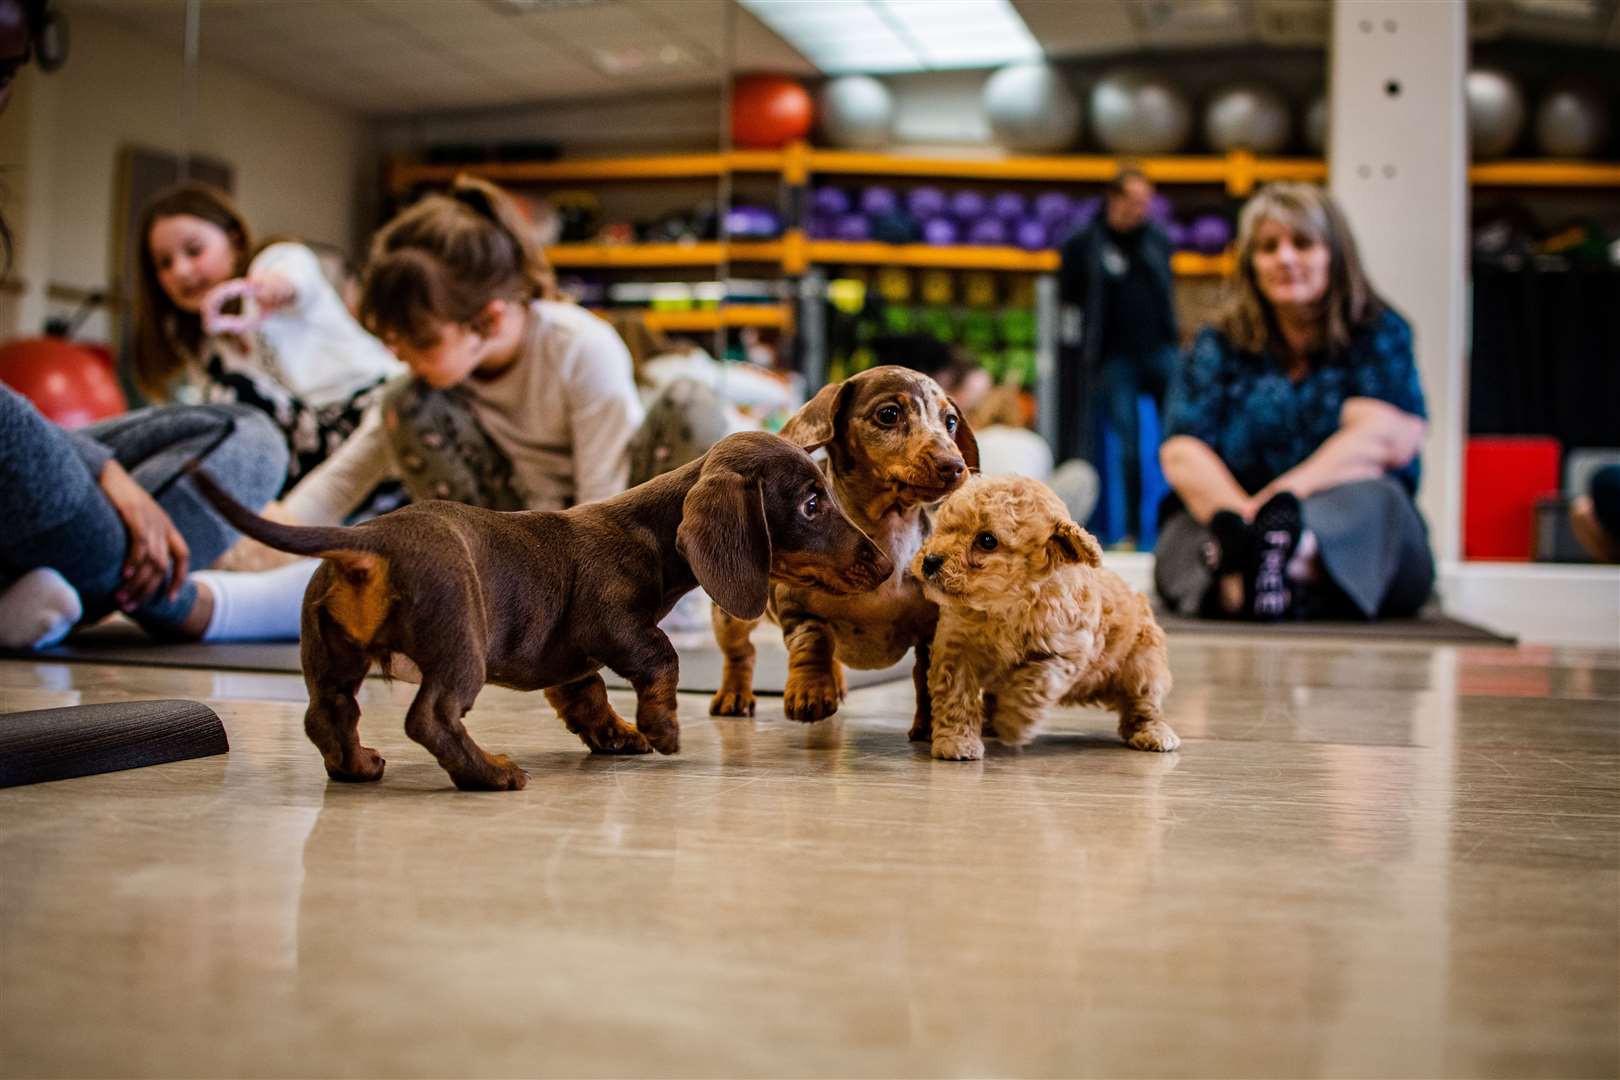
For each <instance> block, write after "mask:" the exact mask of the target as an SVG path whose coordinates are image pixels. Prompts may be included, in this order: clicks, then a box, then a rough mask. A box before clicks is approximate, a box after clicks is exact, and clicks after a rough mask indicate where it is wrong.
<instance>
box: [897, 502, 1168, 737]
mask: <svg viewBox="0 0 1620 1080" xmlns="http://www.w3.org/2000/svg"><path fill="white" fill-rule="evenodd" d="M986 537H993V538H994V541H995V542H994V545H993V546H991V545H990V544H989V541H988V540H986V539H985V538H986ZM1101 564H1102V550H1101V549H1100V548H1099V547H1098V546H1097V541H1096V539H1095V538H1093V537H1092V535H1091V534H1090V533H1088V532H1086V531H1085V530H1084V529H1082V528H1081V527H1080V526H1078V525H1076V524H1075V523H1074V522H1072V521H1070V520H1069V515H1068V511H1067V510H1066V509H1065V508H1064V506H1063V503H1062V501H1061V500H1060V499H1059V498H1058V497H1057V496H1056V495H1054V494H1053V493H1052V491H1051V490H1050V489H1049V488H1047V487H1046V485H1044V484H1041V483H1039V482H1038V481H1035V480H1029V479H1026V478H1024V477H1017V476H998V477H986V478H975V479H973V480H972V481H970V482H969V483H968V484H967V485H966V486H964V487H963V488H962V489H961V490H960V491H958V492H957V493H956V494H954V495H952V496H951V497H950V498H949V499H947V500H945V503H944V505H943V506H941V507H940V510H939V514H938V517H937V519H936V521H935V531H934V535H933V536H932V537H931V538H930V539H929V541H928V542H927V543H926V544H925V545H924V546H923V548H922V550H921V551H919V552H918V553H917V557H916V559H915V561H914V562H913V563H912V572H913V573H914V574H915V575H916V576H917V578H918V579H919V580H920V581H922V582H923V587H924V590H925V591H926V592H927V593H928V595H929V596H930V597H932V598H933V599H934V600H935V601H937V602H938V603H939V605H940V615H939V630H938V632H937V633H936V634H935V636H934V646H933V663H932V666H931V668H930V670H929V678H928V685H929V689H930V692H931V695H932V698H933V706H934V727H933V752H934V756H935V757H937V758H952V759H974V758H980V757H983V756H984V743H983V741H982V739H981V737H980V735H981V730H982V729H984V728H988V729H989V730H990V731H991V732H992V733H994V734H995V736H996V737H997V738H999V739H1001V741H1003V742H1005V743H1009V744H1012V745H1022V744H1024V743H1027V742H1028V741H1029V740H1031V739H1033V738H1034V737H1035V734H1036V732H1037V731H1038V730H1039V729H1040V726H1041V723H1042V721H1044V719H1045V718H1046V713H1047V710H1049V709H1050V708H1051V707H1052V706H1054V705H1101V706H1104V707H1106V708H1111V709H1114V710H1115V711H1116V712H1117V713H1118V714H1119V734H1120V738H1122V739H1124V740H1125V741H1126V742H1127V743H1129V744H1130V745H1131V746H1133V747H1135V748H1136V749H1138V750H1174V749H1175V748H1176V747H1177V746H1178V745H1179V744H1180V741H1181V740H1180V739H1178V738H1177V737H1176V733H1175V732H1174V731H1172V730H1171V729H1170V725H1169V724H1167V723H1165V720H1164V713H1163V711H1162V707H1163V704H1164V697H1165V695H1166V694H1168V693H1169V692H1170V664H1169V656H1168V653H1167V652H1166V649H1165V638H1164V631H1163V630H1162V629H1160V627H1159V624H1158V622H1157V621H1155V619H1154V618H1153V607H1152V605H1151V604H1150V603H1149V602H1148V598H1147V597H1146V596H1143V595H1142V594H1141V593H1138V592H1134V591H1133V590H1132V589H1131V588H1130V586H1128V585H1126V584H1125V582H1124V581H1123V580H1121V579H1120V577H1119V575H1118V574H1115V573H1114V572H1113V571H1111V570H1105V569H1103V567H1102V565H1101Z"/></svg>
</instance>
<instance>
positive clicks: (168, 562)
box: [100, 461, 191, 611]
mask: <svg viewBox="0 0 1620 1080" xmlns="http://www.w3.org/2000/svg"><path fill="white" fill-rule="evenodd" d="M100 485H101V491H102V494H104V495H105V496H106V497H107V501H108V502H109V503H111V504H112V508H113V510H114V511H115V512H117V514H118V517H119V519H120V520H122V521H123V523H124V528H125V529H126V530H127V531H128V532H129V550H128V552H126V553H125V555H124V568H123V571H122V574H121V576H120V584H119V586H118V589H117V591H116V592H114V593H113V600H114V601H116V602H117V604H118V606H119V607H120V608H121V609H122V610H124V611H133V610H134V609H135V608H137V607H139V606H140V605H141V604H143V603H145V602H146V601H147V600H149V599H150V598H151V597H152V596H153V594H155V593H156V592H157V591H158V589H160V588H162V586H163V581H164V578H165V577H167V578H168V580H169V593H168V598H169V599H170V600H173V599H174V598H175V597H176V596H178V595H179V594H180V587H181V586H182V585H184V584H185V582H186V571H187V570H188V569H189V568H190V564H191V549H190V548H189V547H187V546H186V540H185V537H183V536H181V535H180V530H179V529H177V528H175V526H174V522H173V521H172V520H171V519H170V518H169V515H168V514H167V513H165V512H164V510H163V507H161V506H159V505H158V504H157V500H155V499H153V498H152V496H150V495H148V494H147V493H146V489H145V488H143V487H141V485H139V484H137V483H136V482H135V478H134V477H132V476H130V475H129V473H127V472H125V471H124V467H123V466H122V465H120V464H118V462H116V461H109V462H107V467H106V468H104V469H103V470H102V471H101V479H100Z"/></svg>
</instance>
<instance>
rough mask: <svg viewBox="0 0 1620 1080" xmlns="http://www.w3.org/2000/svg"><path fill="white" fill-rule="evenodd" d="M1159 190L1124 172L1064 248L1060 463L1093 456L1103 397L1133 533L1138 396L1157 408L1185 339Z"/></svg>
mask: <svg viewBox="0 0 1620 1080" xmlns="http://www.w3.org/2000/svg"><path fill="white" fill-rule="evenodd" d="M1152 198H1153V185H1152V184H1151V183H1149V182H1148V179H1147V177H1146V176H1144V175H1143V174H1142V172H1141V171H1140V170H1139V169H1136V168H1134V167H1133V166H1129V165H1127V166H1124V167H1122V168H1121V169H1120V171H1119V174H1118V175H1117V176H1116V177H1115V178H1114V179H1113V181H1112V182H1111V183H1110V184H1109V185H1108V197H1107V205H1106V210H1105V212H1104V214H1103V215H1102V217H1101V218H1099V219H1098V220H1097V221H1094V222H1093V223H1092V224H1091V225H1090V226H1089V227H1087V228H1086V229H1083V230H1081V231H1080V232H1078V233H1076V234H1075V235H1074V236H1073V237H1071V238H1070V239H1069V241H1068V243H1066V244H1064V245H1063V262H1062V268H1061V270H1060V277H1059V288H1060V291H1061V298H1062V302H1063V321H1062V328H1061V344H1062V347H1063V349H1062V355H1061V362H1060V364H1059V369H1058V416H1059V421H1058V446H1057V447H1056V450H1057V456H1058V458H1059V460H1069V459H1072V458H1083V459H1085V460H1087V461H1090V460H1092V459H1093V458H1094V456H1095V454H1096V448H1095V439H1096V433H1095V430H1094V427H1093V422H1092V421H1093V416H1094V413H1095V411H1096V408H1097V406H1096V402H1097V395H1098V394H1101V395H1103V400H1104V401H1106V403H1107V408H1108V418H1109V423H1110V424H1111V425H1112V426H1113V429H1114V431H1115V432H1116V433H1117V434H1118V435H1119V438H1120V442H1121V444H1122V446H1123V449H1124V459H1125V461H1124V465H1125V482H1126V505H1127V508H1128V509H1127V522H1128V525H1127V531H1128V532H1129V533H1130V534H1131V535H1133V536H1134V535H1135V534H1136V531H1137V527H1138V521H1137V513H1138V504H1139V503H1140V502H1141V460H1140V454H1139V452H1138V447H1137V442H1138V424H1137V417H1136V399H1137V396H1138V395H1139V394H1144V393H1145V394H1151V395H1152V396H1153V398H1154V400H1155V401H1156V402H1158V404H1159V407H1160V409H1161V410H1162V409H1163V406H1164V395H1165V390H1166V388H1167V386H1168V385H1169V381H1170V375H1171V372H1172V370H1173V369H1174V367H1175V362H1176V348H1177V342H1178V335H1177V330H1176V314H1175V304H1174V297H1173V294H1172V291H1171V289H1172V284H1171V278H1170V238H1169V237H1168V236H1166V235H1165V233H1164V231H1163V230H1162V229H1160V228H1159V227H1158V226H1157V225H1155V224H1154V223H1153V222H1152V221H1151V220H1149V218H1148V211H1149V207H1150V205H1151V201H1152Z"/></svg>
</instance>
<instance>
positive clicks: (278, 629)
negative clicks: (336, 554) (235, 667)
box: [191, 559, 321, 641]
mask: <svg viewBox="0 0 1620 1080" xmlns="http://www.w3.org/2000/svg"><path fill="white" fill-rule="evenodd" d="M319 565H321V563H320V560H319V559H299V560H298V561H297V562H295V563H288V564H287V565H286V566H281V567H277V568H276V569H274V570H259V571H247V572H239V571H233V570H202V571H199V572H198V573H195V574H193V575H191V576H192V577H193V578H195V579H196V580H197V581H199V582H202V583H203V584H206V585H207V587H208V591H209V592H211V593H213V595H214V613H213V615H212V616H211V617H210V618H209V620H208V629H206V630H204V631H203V636H202V639H203V640H204V641H297V640H298V617H299V612H300V611H301V610H302V609H303V606H304V587H305V586H307V585H308V584H309V579H310V575H312V574H314V573H315V568H316V567H317V566H319Z"/></svg>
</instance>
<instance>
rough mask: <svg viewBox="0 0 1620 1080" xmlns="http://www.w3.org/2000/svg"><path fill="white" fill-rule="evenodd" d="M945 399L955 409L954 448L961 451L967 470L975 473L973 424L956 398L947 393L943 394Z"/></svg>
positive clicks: (976, 447) (976, 458)
mask: <svg viewBox="0 0 1620 1080" xmlns="http://www.w3.org/2000/svg"><path fill="white" fill-rule="evenodd" d="M945 400H946V401H949V402H950V403H951V408H953V409H955V410H956V434H955V436H954V437H955V439H956V449H957V450H958V451H960V452H961V454H962V460H963V461H964V462H966V463H967V467H968V472H970V473H976V472H978V471H979V440H978V439H976V438H974V437H973V426H972V425H971V424H969V423H968V418H967V413H966V412H964V411H963V409H962V406H960V405H958V404H957V403H956V399H955V398H953V397H951V396H950V395H949V394H947V395H946V396H945Z"/></svg>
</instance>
